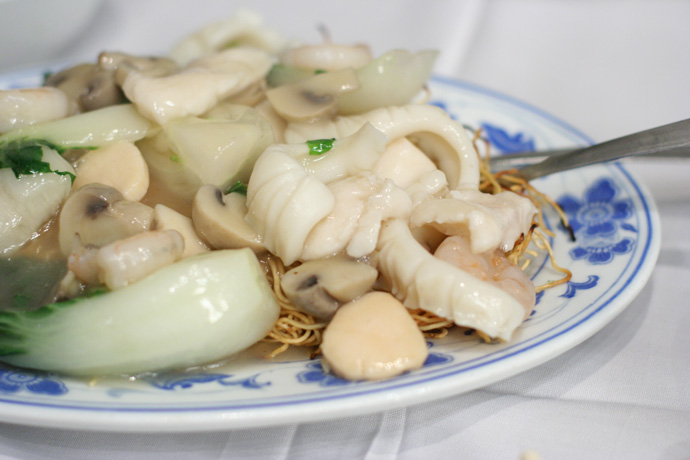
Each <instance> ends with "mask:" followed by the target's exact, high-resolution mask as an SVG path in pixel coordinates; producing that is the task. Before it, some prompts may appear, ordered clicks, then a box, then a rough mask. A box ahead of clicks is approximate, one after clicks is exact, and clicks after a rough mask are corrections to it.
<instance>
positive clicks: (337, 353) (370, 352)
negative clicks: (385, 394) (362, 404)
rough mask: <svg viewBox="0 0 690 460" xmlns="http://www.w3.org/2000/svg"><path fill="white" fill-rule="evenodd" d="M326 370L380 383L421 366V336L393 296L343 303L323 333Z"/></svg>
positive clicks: (378, 295) (423, 350) (376, 294)
mask: <svg viewBox="0 0 690 460" xmlns="http://www.w3.org/2000/svg"><path fill="white" fill-rule="evenodd" d="M321 351H322V353H323V362H324V367H325V368H328V369H329V370H330V371H332V372H333V373H334V374H336V375H338V376H340V377H342V378H345V379H348V380H382V379H386V378H390V377H394V376H396V375H399V374H402V373H403V372H406V371H410V370H413V369H417V368H420V367H422V365H423V364H424V361H426V358H427V356H428V355H429V351H428V349H427V347H426V341H425V340H424V335H423V334H422V332H421V331H420V330H419V328H418V327H417V324H416V323H415V321H414V320H413V319H412V317H411V316H410V314H409V313H408V312H407V309H406V308H405V306H403V305H402V304H401V303H400V302H399V301H398V300H397V299H396V298H395V297H393V296H392V295H391V294H389V293H387V292H370V293H369V294H366V295H364V296H362V297H361V298H359V299H357V300H355V301H353V302H350V303H347V304H345V305H343V306H342V307H341V308H340V309H338V311H337V312H336V314H335V316H334V317H333V320H332V321H331V322H330V324H329V325H328V327H327V328H326V331H325V332H324V334H323V342H322V343H321Z"/></svg>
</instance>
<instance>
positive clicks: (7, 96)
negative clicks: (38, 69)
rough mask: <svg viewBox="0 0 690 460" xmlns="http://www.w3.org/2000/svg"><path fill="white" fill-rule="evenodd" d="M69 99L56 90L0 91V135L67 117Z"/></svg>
mask: <svg viewBox="0 0 690 460" xmlns="http://www.w3.org/2000/svg"><path fill="white" fill-rule="evenodd" d="M69 110H70V105H69V99H68V97H67V95H66V94H65V93H63V92H62V91H60V90H59V89H56V88H28V89H8V90H4V91H0V133H4V132H7V131H10V130H12V129H16V128H22V127H24V126H29V125H34V124H36V123H41V122H44V121H52V120H58V119H60V118H64V117H66V116H67V115H69Z"/></svg>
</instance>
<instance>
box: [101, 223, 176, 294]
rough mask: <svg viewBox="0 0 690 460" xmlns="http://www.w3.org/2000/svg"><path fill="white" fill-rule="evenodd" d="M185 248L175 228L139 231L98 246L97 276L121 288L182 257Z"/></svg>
mask: <svg viewBox="0 0 690 460" xmlns="http://www.w3.org/2000/svg"><path fill="white" fill-rule="evenodd" d="M183 251H184V239H183V238H182V235H180V233H179V232H178V231H176V230H154V231H149V232H143V233H137V234H136V235H134V236H130V237H129V238H124V239H121V240H118V241H115V242H114V243H111V244H109V245H107V246H103V247H102V248H101V249H99V250H98V254H97V255H96V264H97V265H98V276H99V278H100V280H101V281H103V282H104V283H105V284H106V285H107V286H108V287H109V288H110V289H117V288H122V287H125V286H127V285H129V284H131V283H133V282H135V281H138V280H140V279H141V278H144V277H145V276H146V275H149V274H150V273H153V272H154V271H156V270H158V269H159V268H162V267H165V266H166V265H170V264H172V263H173V262H176V261H177V260H179V259H181V258H182V253H183Z"/></svg>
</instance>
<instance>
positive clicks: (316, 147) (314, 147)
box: [307, 138, 335, 155]
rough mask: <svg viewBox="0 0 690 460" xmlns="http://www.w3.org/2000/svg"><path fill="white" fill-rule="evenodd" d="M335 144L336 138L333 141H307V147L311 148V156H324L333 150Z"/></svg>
mask: <svg viewBox="0 0 690 460" xmlns="http://www.w3.org/2000/svg"><path fill="white" fill-rule="evenodd" d="M333 142H335V138H332V139H314V140H312V141H307V146H308V147H309V155H322V154H324V153H326V152H328V151H329V150H330V149H332V148H333Z"/></svg>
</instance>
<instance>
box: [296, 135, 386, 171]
mask: <svg viewBox="0 0 690 460" xmlns="http://www.w3.org/2000/svg"><path fill="white" fill-rule="evenodd" d="M387 142H388V138H387V137H386V135H385V134H383V133H382V132H381V131H379V130H377V129H375V128H374V127H373V126H372V125H371V124H369V123H365V124H364V125H363V126H362V127H361V128H360V129H358V130H357V131H356V132H355V133H353V134H352V135H351V136H347V137H345V138H342V139H339V140H337V141H335V142H333V147H332V148H331V149H330V150H329V151H328V152H324V153H321V154H317V155H315V154H313V153H312V152H310V151H309V150H307V149H292V150H291V152H292V153H293V155H294V157H295V158H296V159H297V160H299V162H300V163H301V164H302V166H304V168H305V169H306V170H307V171H308V172H309V173H310V174H313V175H314V176H315V177H317V178H318V179H319V180H320V181H321V182H323V183H325V184H328V183H331V182H334V181H336V180H339V179H343V178H345V177H351V176H355V175H357V174H359V173H360V172H362V171H370V170H372V168H373V167H374V165H375V164H376V162H377V161H378V159H379V157H380V155H381V153H383V151H384V149H385V148H386V143H387Z"/></svg>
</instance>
